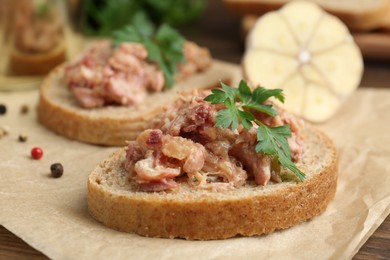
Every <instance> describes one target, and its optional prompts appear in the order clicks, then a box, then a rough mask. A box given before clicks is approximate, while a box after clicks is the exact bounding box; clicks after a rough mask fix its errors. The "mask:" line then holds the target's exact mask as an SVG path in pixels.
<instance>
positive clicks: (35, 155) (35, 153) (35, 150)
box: [31, 147, 43, 160]
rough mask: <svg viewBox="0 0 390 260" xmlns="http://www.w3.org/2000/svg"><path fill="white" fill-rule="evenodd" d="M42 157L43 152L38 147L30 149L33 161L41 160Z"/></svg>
mask: <svg viewBox="0 0 390 260" xmlns="http://www.w3.org/2000/svg"><path fill="white" fill-rule="evenodd" d="M42 156H43V150H42V148H40V147H34V148H33V149H31V157H32V158H33V159H35V160H39V159H41V158H42Z"/></svg>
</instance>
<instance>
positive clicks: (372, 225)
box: [0, 89, 390, 259]
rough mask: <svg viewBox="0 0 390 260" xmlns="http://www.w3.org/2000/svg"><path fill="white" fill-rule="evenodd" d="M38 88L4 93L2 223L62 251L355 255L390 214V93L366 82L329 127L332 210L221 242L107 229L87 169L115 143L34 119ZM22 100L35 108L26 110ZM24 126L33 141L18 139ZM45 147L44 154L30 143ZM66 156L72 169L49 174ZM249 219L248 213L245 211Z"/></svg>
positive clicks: (62, 255)
mask: <svg viewBox="0 0 390 260" xmlns="http://www.w3.org/2000/svg"><path fill="white" fill-rule="evenodd" d="M37 98H38V93H37V91H32V92H24V93H22V92H20V93H0V101H1V102H0V103H5V104H6V105H7V107H8V112H7V114H6V115H5V116H0V126H5V125H8V126H9V127H10V133H9V135H8V136H5V137H3V138H2V139H1V140H0V177H1V181H0V194H1V198H0V208H1V211H0V223H1V224H2V225H3V226H4V227H5V228H7V229H8V230H10V231H11V232H13V233H15V234H16V235H17V236H19V237H21V238H22V239H23V240H25V241H26V242H27V243H28V244H30V245H31V246H32V247H34V248H36V249H37V250H39V251H41V252H42V253H44V254H45V255H47V256H48V257H50V258H54V259H105V258H114V259H156V258H158V259H175V258H180V259H238V258H241V259H281V258H283V259H349V258H351V257H352V256H353V255H354V254H355V253H356V252H357V251H358V249H359V248H360V247H361V246H362V244H364V242H365V241H366V240H367V238H368V237H369V236H370V235H371V234H372V233H373V232H374V230H375V229H376V228H377V227H378V226H379V225H380V223H381V222H382V221H383V220H384V219H385V218H386V216H387V215H388V214H389V212H390V207H389V204H390V188H389V187H390V164H389V159H390V91H389V90H381V89H360V90H359V91H357V93H355V94H354V95H353V96H352V97H351V98H350V99H348V101H347V103H346V104H345V106H344V107H343V108H342V109H341V111H340V113H339V114H338V115H337V116H335V117H334V118H333V119H332V120H331V121H329V122H328V123H326V124H324V125H321V126H320V127H321V128H323V129H324V130H325V131H326V132H327V133H328V134H329V135H330V136H331V137H332V138H333V140H334V141H335V143H336V145H337V147H338V149H339V152H340V173H339V182H338V188H337V192H336V196H335V198H334V200H333V201H332V202H331V204H330V205H329V207H328V209H327V210H326V212H325V213H324V214H322V215H321V216H318V217H316V218H314V219H313V220H311V221H308V222H306V223H303V224H300V225H298V226H295V227H293V228H290V229H288V230H284V231H279V232H276V233H273V234H271V235H267V236H258V237H251V238H242V237H240V238H233V239H227V240H220V241H218V240H217V241H185V240H181V239H173V240H170V239H156V238H145V237H141V236H138V235H134V234H127V233H122V232H118V231H115V230H111V229H109V228H106V227H105V226H103V225H102V224H100V223H98V222H97V221H95V220H94V219H92V218H91V217H90V215H89V214H88V211H87V202H86V196H87V176H88V174H89V172H91V170H92V169H93V168H94V167H95V166H96V165H97V164H98V163H99V161H101V160H102V159H103V158H105V157H106V156H107V155H108V154H110V153H111V152H113V151H114V150H115V149H116V148H106V147H100V146H94V145H88V144H83V143H79V142H76V141H71V140H68V139H66V138H64V137H61V136H58V135H55V134H53V133H52V132H50V131H49V130H47V129H45V128H44V127H42V126H40V125H39V124H38V123H37V121H36V114H35V111H34V110H35V109H33V108H34V106H35V105H36V103H37ZM22 104H28V105H29V106H30V108H31V109H30V112H29V113H28V114H27V115H21V114H20V112H19V110H20V106H21V105H22ZM21 133H26V134H27V135H28V140H27V142H25V143H20V142H18V141H17V139H18V135H19V134H21ZM34 146H40V147H42V148H43V150H44V153H45V154H44V156H43V158H42V159H41V160H33V159H31V158H30V149H31V148H32V147H34ZM55 162H60V163H62V164H63V166H64V169H65V170H64V175H63V176H62V177H61V178H59V179H54V178H51V177H50V170H49V169H50V165H51V164H52V163H55ZM243 221H245V219H243Z"/></svg>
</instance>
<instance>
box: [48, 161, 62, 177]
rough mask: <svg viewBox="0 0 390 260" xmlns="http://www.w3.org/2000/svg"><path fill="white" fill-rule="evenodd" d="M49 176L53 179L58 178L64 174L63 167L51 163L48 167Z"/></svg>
mask: <svg viewBox="0 0 390 260" xmlns="http://www.w3.org/2000/svg"><path fill="white" fill-rule="evenodd" d="M50 171H51V176H53V177H54V178H59V177H61V176H62V174H63V173H64V167H62V164H61V163H53V164H52V165H51V166H50Z"/></svg>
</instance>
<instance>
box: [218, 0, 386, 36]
mask: <svg viewBox="0 0 390 260" xmlns="http://www.w3.org/2000/svg"><path fill="white" fill-rule="evenodd" d="M224 2H225V5H226V7H227V8H228V9H229V10H230V11H231V12H234V13H237V14H240V15H248V14H251V15H262V14H264V13H266V12H269V11H273V10H276V9H278V8H280V7H281V6H282V5H284V4H286V3H288V2H291V0H224ZM311 2H314V3H316V4H318V5H320V6H321V7H322V8H324V9H325V10H326V11H327V12H329V13H331V14H333V15H336V16H337V17H339V18H340V19H341V20H342V21H343V22H344V23H345V24H346V25H347V26H348V28H349V29H351V30H354V31H367V30H372V29H376V28H380V27H381V25H382V24H383V20H384V19H385V17H386V16H387V14H388V12H389V10H390V1H388V0H358V1H356V0H331V1H329V0H311ZM302 15H304V14H302Z"/></svg>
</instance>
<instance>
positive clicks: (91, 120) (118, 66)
mask: <svg viewBox="0 0 390 260" xmlns="http://www.w3.org/2000/svg"><path fill="white" fill-rule="evenodd" d="M152 39H155V41H153V40H152ZM233 67H234V66H232V65H229V64H226V63H223V62H218V61H213V60H212V59H211V56H210V53H209V51H208V50H207V49H206V48H203V47H200V46H198V45H197V44H195V43H193V42H189V41H185V40H184V38H182V37H181V36H180V35H179V34H178V33H177V32H176V31H174V30H173V29H172V28H170V27H169V26H161V27H160V29H159V30H158V31H157V32H156V34H155V36H153V38H152V37H151V36H150V37H146V36H144V35H142V34H141V33H137V32H136V31H135V30H134V28H128V27H127V28H125V29H123V30H122V31H118V32H116V38H113V39H112V40H100V41H97V42H95V43H93V44H92V45H91V46H90V47H89V48H88V49H87V50H86V51H85V52H84V53H82V54H81V55H80V56H79V57H77V58H76V59H75V60H73V61H71V62H69V63H65V64H62V65H61V66H59V67H57V68H56V69H54V70H53V71H52V72H51V73H50V74H49V75H48V76H47V77H46V78H45V80H44V82H43V85H42V86H41V89H40V99H39V104H38V120H39V121H40V123H41V124H43V125H44V126H46V127H47V128H49V129H51V130H52V131H54V132H56V133H58V134H60V135H63V136H66V137H68V138H70V139H75V140H79V141H83V142H87V143H92V144H100V145H109V146H122V145H124V144H125V141H126V140H131V139H134V138H135V137H136V136H137V135H138V134H139V133H140V132H141V131H142V130H143V129H145V125H146V123H147V122H148V121H149V120H150V119H152V118H153V117H154V116H155V115H156V114H157V113H158V112H160V111H161V110H162V108H163V106H164V105H166V104H169V103H170V102H172V101H173V99H172V97H174V96H175V95H174V93H175V92H176V91H178V90H182V91H185V90H191V89H198V88H199V89H202V88H205V89H207V88H212V87H215V86H216V85H217V84H218V80H227V81H229V80H230V79H231V77H232V69H233Z"/></svg>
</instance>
